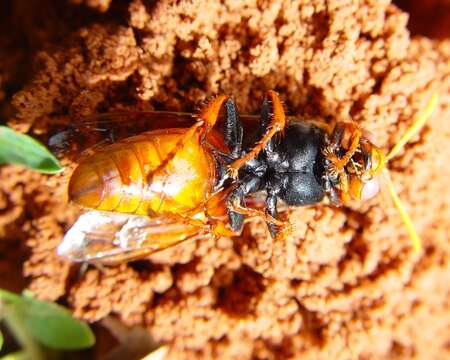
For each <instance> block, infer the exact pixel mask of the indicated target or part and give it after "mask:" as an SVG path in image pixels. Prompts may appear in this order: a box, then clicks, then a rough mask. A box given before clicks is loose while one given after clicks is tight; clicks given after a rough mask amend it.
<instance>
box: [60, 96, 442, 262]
mask: <svg viewBox="0 0 450 360" xmlns="http://www.w3.org/2000/svg"><path fill="white" fill-rule="evenodd" d="M436 104H437V96H436V95H433V97H432V99H431V101H430V103H429V104H428V106H427V108H426V109H425V111H424V113H423V114H422V115H421V116H419V117H418V118H417V119H416V120H415V121H414V124H413V126H412V127H411V128H410V129H409V131H408V132H407V133H406V134H405V135H404V136H403V137H402V138H401V140H400V141H399V143H398V144H397V145H396V146H394V148H393V149H392V150H391V151H390V152H389V153H388V154H387V155H385V154H384V152H383V151H382V149H381V148H379V147H377V146H376V145H375V144H374V143H373V142H372V141H371V140H370V136H369V135H368V134H366V133H365V131H364V130H363V129H361V128H360V127H359V126H358V125H357V124H355V123H352V122H342V121H335V122H331V123H329V122H325V121H322V120H298V119H296V118H292V117H287V116H286V114H285V110H284V106H283V103H282V101H281V100H280V97H279V95H278V94H277V93H276V92H275V91H268V92H267V93H266V95H265V97H264V100H263V103H262V107H261V112H260V115H259V117H254V116H253V117H252V116H240V115H239V114H238V111H237V109H236V105H235V103H234V101H233V99H232V98H231V97H230V96H227V95H222V96H218V97H216V98H215V99H213V100H212V101H210V102H209V103H208V104H207V105H206V106H204V107H203V108H202V109H201V111H200V112H199V113H198V115H193V114H182V113H179V114H177V113H170V112H158V111H154V112H141V113H138V117H139V118H141V119H145V120H146V121H148V122H152V123H155V124H159V123H162V122H163V121H164V120H166V119H168V118H172V119H175V120H177V119H181V118H183V117H184V118H189V119H190V121H193V124H192V125H191V126H189V127H172V128H164V129H154V130H149V131H145V132H142V133H139V134H137V135H134V136H131V137H127V138H124V139H121V140H118V141H116V142H114V143H112V144H108V145H105V146H102V147H100V148H99V149H97V150H95V151H93V153H91V154H89V155H88V156H86V157H85V158H84V159H82V161H81V162H80V163H79V165H78V166H77V167H76V169H75V170H74V172H73V174H72V176H71V177H70V181H69V185H68V197H69V199H70V201H72V202H74V203H76V204H78V205H80V206H82V207H83V208H86V209H90V211H88V212H87V213H85V214H83V215H81V216H80V217H79V219H78V220H77V222H76V223H75V224H74V225H73V226H72V228H71V229H70V230H69V231H68V232H67V233H66V235H65V237H64V239H63V241H62V243H61V244H60V246H59V248H58V253H59V254H60V255H62V256H66V257H68V258H69V259H71V260H73V261H85V262H94V263H103V264H114V263H118V262H123V261H131V260H135V259H140V258H142V257H145V256H147V255H149V254H152V253H154V252H157V251H160V250H163V249H166V248H168V247H171V246H174V245H177V244H180V243H182V242H185V241H188V240H197V239H202V238H210V237H213V238H217V237H220V236H236V235H239V234H240V232H241V230H242V228H243V225H244V221H245V220H246V219H248V218H254V217H259V218H261V219H263V220H264V221H265V222H266V223H267V225H268V227H269V230H270V233H271V234H272V236H273V237H275V238H282V237H284V236H286V235H288V234H289V232H290V229H291V224H290V223H289V222H288V221H286V220H282V219H280V217H279V215H278V210H277V209H278V205H279V203H284V204H285V205H287V206H294V207H295V206H305V205H313V204H317V203H320V202H322V201H323V200H324V199H325V198H327V199H329V202H330V203H331V204H333V205H338V206H339V205H343V204H346V203H348V202H349V201H353V200H358V201H365V200H367V199H369V198H371V197H373V196H375V195H376V194H377V193H378V191H379V178H380V176H382V175H383V174H384V175H383V176H384V177H385V178H386V179H387V180H388V181H387V182H388V189H389V191H390V193H391V196H392V198H393V199H394V204H395V205H396V207H397V208H398V210H399V211H400V214H401V216H402V218H403V220H404V222H405V224H406V226H407V229H408V233H409V235H410V236H411V238H412V239H413V244H414V247H415V249H416V250H419V249H420V240H419V237H418V235H417V233H416V232H415V230H414V227H413V225H412V223H411V220H410V218H409V216H408V215H407V213H406V212H405V210H404V208H403V206H402V204H401V202H400V200H399V199H398V197H397V195H396V193H395V191H394V188H393V185H392V182H391V181H390V180H389V176H388V172H387V168H386V165H387V163H388V161H389V160H390V159H391V158H392V157H393V156H395V155H396V154H397V153H398V152H399V150H400V149H401V148H402V147H403V146H404V144H405V143H406V142H407V141H408V140H409V139H410V138H411V136H412V135H413V134H414V133H415V132H417V131H418V129H419V128H420V127H421V126H422V125H423V124H424V122H425V120H426V119H427V118H428V117H429V116H430V115H431V113H432V111H433V109H434V108H435V107H436ZM128 115H129V116H128ZM131 115H132V113H131V112H130V113H126V112H125V113H122V114H121V115H119V116H117V115H114V114H110V115H109V117H110V118H113V119H114V118H117V119H120V120H125V121H127V117H128V118H131V117H132V116H131ZM134 115H136V114H134ZM101 118H102V119H103V118H105V116H104V115H103V116H102V117H101ZM98 119H100V118H98ZM98 119H97V120H98ZM219 119H220V121H219ZM255 119H256V121H255ZM128 120H130V119H128ZM245 120H246V121H245ZM245 123H252V126H251V128H250V129H244V126H243V124H245ZM244 130H245V131H244ZM261 192H263V193H264V194H265V200H264V202H263V204H262V206H250V205H247V204H248V199H249V197H251V196H252V195H254V194H260V193H261Z"/></svg>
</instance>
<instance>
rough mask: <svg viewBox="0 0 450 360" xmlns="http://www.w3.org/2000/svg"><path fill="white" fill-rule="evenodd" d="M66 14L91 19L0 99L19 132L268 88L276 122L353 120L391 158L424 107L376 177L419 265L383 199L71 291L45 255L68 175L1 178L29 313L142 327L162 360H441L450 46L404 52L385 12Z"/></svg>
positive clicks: (101, 277) (287, 9)
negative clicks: (433, 99) (386, 169)
mask: <svg viewBox="0 0 450 360" xmlns="http://www.w3.org/2000/svg"><path fill="white" fill-rule="evenodd" d="M50 3H51V2H50ZM72 3H76V4H79V5H72V6H75V7H78V8H79V9H78V10H79V11H81V13H82V11H86V12H88V13H89V14H90V15H91V17H92V20H91V21H89V22H88V23H87V24H84V25H83V26H80V27H79V28H76V29H74V30H73V31H70V32H69V33H68V35H67V36H65V37H64V39H63V40H62V39H60V40H59V41H58V40H55V39H54V38H52V37H51V36H49V37H48V38H49V39H52V42H51V45H55V46H49V45H50V44H49V43H46V47H45V49H44V50H43V51H40V52H37V53H36V54H35V56H33V60H34V63H35V64H36V66H35V70H34V71H33V74H32V78H31V80H29V81H26V82H24V86H23V89H22V90H21V91H19V92H17V93H15V95H14V96H13V99H12V104H13V105H14V106H15V109H16V111H17V112H16V116H15V117H14V119H11V123H14V124H15V125H16V126H19V127H20V128H21V129H29V128H30V129H32V130H33V131H35V132H37V133H45V132H46V131H47V129H48V128H51V126H52V125H55V124H60V123H70V121H72V120H73V119H77V118H79V117H82V116H86V115H90V114H94V113H98V112H103V111H111V110H114V109H166V110H183V111H194V110H195V109H196V108H197V106H198V105H199V104H201V103H202V101H204V100H206V99H208V98H209V97H210V96H212V95H215V94H220V93H229V94H233V96H234V97H235V99H236V102H237V104H238V107H239V110H240V111H241V112H242V113H258V109H259V107H260V104H261V98H262V96H263V94H264V91H265V90H267V89H276V90H277V91H278V92H279V93H280V94H281V96H282V98H283V99H284V100H285V103H286V108H287V109H288V111H289V113H291V114H297V115H299V116H305V117H309V116H316V117H321V118H324V119H336V120H353V121H355V122H357V123H359V124H360V125H362V126H363V127H364V128H366V129H367V130H369V131H370V132H372V133H373V134H374V136H375V138H376V142H377V143H378V144H379V145H380V146H382V147H383V148H384V149H386V150H388V149H390V148H391V147H392V146H393V145H394V144H395V143H396V141H397V140H398V139H399V138H400V136H401V135H402V134H403V133H404V131H405V130H406V129H407V128H408V126H409V125H410V124H411V122H412V119H413V117H414V115H415V114H417V113H418V112H420V111H421V110H422V109H423V108H424V107H425V105H426V103H427V101H428V99H429V98H430V96H431V94H432V93H434V92H437V93H438V94H439V95H440V101H439V107H438V110H437V111H436V112H435V114H434V115H433V117H432V118H431V119H430V120H429V122H428V123H427V125H426V126H425V128H424V129H423V130H422V131H421V133H420V135H417V136H415V137H414V139H413V140H412V141H411V142H410V143H409V144H408V145H407V147H406V148H405V150H404V151H402V153H401V154H400V155H399V156H398V157H397V158H396V159H395V160H394V161H392V163H390V169H391V173H392V178H393V181H394V183H395V185H396V188H397V190H398V192H399V195H400V196H401V198H402V199H403V201H404V202H405V206H406V208H407V210H408V212H409V214H410V215H411V217H412V219H413V220H414V223H415V226H416V228H417V230H418V232H419V234H420V235H421V237H422V240H423V244H424V252H423V253H422V254H421V255H420V256H419V257H416V256H414V254H413V253H412V252H411V250H410V239H409V238H408V236H407V234H406V231H405V227H404V225H403V223H402V222H401V219H400V217H399V215H398V213H397V212H396V210H395V209H394V207H393V205H392V203H391V201H390V199H389V197H388V196H387V195H386V192H384V193H383V194H381V195H380V196H378V197H376V198H375V199H373V200H371V201H369V202H366V203H363V204H351V205H350V206H348V207H343V208H333V207H330V206H326V205H323V204H321V205H317V206H313V207H308V208H298V209H291V210H289V211H287V212H286V213H285V216H286V217H289V219H290V220H291V222H293V223H294V224H295V230H294V232H293V234H292V236H290V237H288V238H287V239H285V240H282V241H278V242H274V241H273V240H271V239H270V237H269V235H268V231H267V229H266V227H265V225H264V224H263V223H262V222H261V221H255V222H252V223H251V224H249V225H248V226H246V228H245V229H244V233H243V235H242V236H241V237H236V238H234V239H221V240H220V241H217V242H215V241H212V240H204V241H198V242H197V243H190V244H185V245H180V246H177V247H175V248H172V249H169V250H167V251H164V252H161V253H159V254H156V255H154V256H152V257H151V258H150V259H149V260H150V261H140V262H138V263H135V264H123V265H121V266H120V267H116V268H107V269H104V270H98V269H95V268H89V269H88V271H87V272H86V273H85V274H84V275H83V276H81V277H79V276H76V267H74V266H71V265H70V264H69V263H67V262H65V261H64V260H62V259H58V258H57V256H56V254H55V248H56V246H57V245H58V243H59V241H60V240H61V238H62V236H63V234H64V231H66V230H67V228H68V227H69V226H70V225H71V224H72V223H73V222H74V220H75V219H76V216H77V215H78V214H79V209H77V208H76V207H75V206H73V205H68V204H67V203H66V200H65V197H64V192H65V183H66V182H67V178H68V176H69V175H70V171H66V172H65V173H64V174H62V175H59V176H55V177H51V178H49V177H47V176H41V175H36V174H34V173H31V172H26V175H24V173H25V171H24V170H20V169H18V168H16V167H3V168H2V169H0V179H1V180H0V181H1V183H2V187H1V189H0V241H1V242H2V243H3V242H4V243H5V244H6V242H8V241H9V242H8V244H12V243H13V244H22V245H19V246H23V244H26V245H27V247H28V252H29V254H27V255H24V256H26V257H27V260H26V262H25V264H24V267H23V273H24V275H25V276H26V278H27V280H29V288H30V289H31V290H32V291H34V292H35V293H36V294H37V296H38V297H40V298H45V299H52V300H60V301H64V303H66V304H67V305H68V306H69V307H70V308H71V309H72V310H73V311H74V313H75V315H76V316H78V317H81V318H84V319H87V320H89V321H96V320H100V319H102V318H104V317H105V316H108V315H113V316H116V317H118V318H119V319H121V320H122V321H123V322H124V323H126V324H129V325H133V324H140V325H143V326H145V327H147V328H148V330H149V331H150V332H151V333H152V335H153V337H154V338H155V339H156V340H157V341H159V342H161V343H167V344H169V345H170V353H169V357H170V358H172V359H184V358H186V359H192V358H193V357H196V358H220V359H250V358H256V359H274V358H279V359H288V358H295V359H298V358H301V359H314V360H317V359H357V358H364V359H379V358H382V357H383V358H384V357H389V358H392V359H406V358H408V359H409V358H417V359H443V358H450V352H449V344H450V334H449V332H448V329H449V328H450V305H449V302H448V299H449V292H450V256H449V255H450V246H449V243H448V239H449V228H450V227H449V224H450V223H449V219H450V210H449V207H448V199H449V198H450V190H449V187H448V179H449V178H450V166H448V159H449V157H450V148H449V145H448V144H449V140H450V128H449V127H448V120H449V118H450V42H449V40H448V39H445V38H444V39H442V40H432V39H428V38H424V37H415V38H411V37H410V34H409V32H408V30H407V27H406V26H407V21H408V16H407V14H406V13H404V12H402V11H400V10H399V9H398V8H397V7H395V6H394V5H392V4H391V3H390V2H389V1H387V0H384V1H369V0H365V1H364V0H360V1H356V0H353V1H351V0H329V1H324V0H312V1H311V0H300V1H295V2H294V1H256V0H254V1H252V0H248V1H244V0H242V1H234V0H230V1H225V0H224V1H213V0H211V1H179V2H177V3H173V2H169V1H167V2H166V1H160V2H158V3H156V4H154V3H152V2H148V3H144V2H143V1H141V0H133V1H131V2H130V3H129V6H128V9H123V8H122V7H121V6H117V7H115V4H116V2H114V1H113V2H111V1H84V2H83V1H78V0H77V1H72ZM82 3H83V4H82ZM117 3H120V2H117ZM120 5H122V3H120ZM85 6H86V7H85ZM67 7H69V5H67ZM83 9H84V10H83ZM119 10H121V11H119ZM24 11H25V10H24ZM95 11H98V14H97V15H92V13H93V12H95ZM73 21H74V22H75V21H77V20H76V19H75V20H73ZM69 24H70V22H69ZM67 26H68V27H69V26H70V25H67ZM48 31H51V29H49V30H48ZM0 44H1V43H0ZM3 78H6V77H5V75H4V74H3V73H2V72H0V79H3ZM1 84H2V83H0V86H1ZM0 94H1V90H0ZM4 98H6V97H5V96H4ZM25 176H27V177H28V178H27V179H29V180H26V181H25V180H24V179H25ZM11 234H14V235H11ZM16 234H17V235H16ZM11 246H13V245H11ZM14 246H15V245H14ZM10 248H12V247H10ZM6 257H7V256H6V254H4V253H2V255H1V257H0V269H3V268H5V266H3V265H2V264H3V262H4V261H5V263H6V262H7V260H4V258H6ZM71 269H75V270H74V271H71ZM74 273H75V274H74Z"/></svg>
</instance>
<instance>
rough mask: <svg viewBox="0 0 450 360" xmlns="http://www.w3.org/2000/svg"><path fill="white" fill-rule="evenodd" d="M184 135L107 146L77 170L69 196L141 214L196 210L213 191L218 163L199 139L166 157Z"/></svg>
mask: <svg viewBox="0 0 450 360" xmlns="http://www.w3.org/2000/svg"><path fill="white" fill-rule="evenodd" d="M181 136H182V134H180V133H167V134H160V133H158V134H154V133H153V132H149V133H144V134H141V135H138V136H134V137H131V138H128V139H126V140H124V141H121V142H118V143H116V144H112V145H109V146H106V147H105V148H103V149H102V150H101V151H99V152H97V153H95V154H93V155H92V156H91V157H89V158H87V159H86V160H85V161H84V162H83V163H81V164H80V165H79V166H78V167H77V168H76V169H75V171H74V173H73V175H72V178H71V180H70V183H69V197H70V199H71V200H72V201H74V202H75V203H78V204H79V205H82V206H84V207H88V208H92V209H96V210H103V211H114V212H119V213H129V214H138V215H149V214H158V213H159V214H161V213H166V212H170V213H180V212H184V211H189V210H192V209H194V208H196V207H197V206H198V205H199V204H201V203H202V202H204V201H205V199H206V198H207V196H208V195H209V194H210V193H211V191H212V186H213V177H214V162H213V159H212V157H210V156H209V155H208V154H207V153H206V152H205V150H204V148H203V147H202V146H200V145H199V144H198V140H197V139H193V140H192V142H188V143H187V144H186V145H185V146H183V148H181V149H180V150H179V151H178V152H176V155H175V156H174V157H173V159H171V160H170V161H167V159H168V156H170V155H171V154H172V153H173V149H174V148H175V147H176V145H177V144H178V143H179V140H180V138H181Z"/></svg>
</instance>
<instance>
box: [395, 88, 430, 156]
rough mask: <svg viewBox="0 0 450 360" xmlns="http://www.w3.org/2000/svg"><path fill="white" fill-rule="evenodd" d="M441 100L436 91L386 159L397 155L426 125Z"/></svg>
mask: <svg viewBox="0 0 450 360" xmlns="http://www.w3.org/2000/svg"><path fill="white" fill-rule="evenodd" d="M438 101H439V96H438V94H437V93H434V94H433V95H432V96H431V99H430V101H429V102H428V104H427V106H426V108H425V110H424V111H423V112H422V114H420V115H418V116H417V117H416V118H415V119H414V121H413V124H412V125H411V127H410V128H409V129H408V130H407V131H406V132H405V134H404V135H403V136H402V137H401V138H400V140H399V141H398V142H397V144H395V146H394V147H393V148H392V149H391V151H389V154H387V156H386V161H389V160H391V159H392V158H393V157H394V156H395V155H397V154H398V152H399V151H400V150H401V149H402V148H403V146H405V144H406V143H407V142H408V141H409V140H410V139H411V137H412V136H413V135H414V134H415V133H416V132H418V131H419V130H420V129H421V128H422V126H423V125H425V122H426V121H427V120H428V119H429V118H430V116H431V115H432V114H433V112H434V110H436V107H437V104H438Z"/></svg>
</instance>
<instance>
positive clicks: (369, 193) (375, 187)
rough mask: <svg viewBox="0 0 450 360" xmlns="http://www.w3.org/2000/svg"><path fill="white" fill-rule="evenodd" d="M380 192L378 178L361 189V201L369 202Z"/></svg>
mask: <svg viewBox="0 0 450 360" xmlns="http://www.w3.org/2000/svg"><path fill="white" fill-rule="evenodd" d="M379 191H380V181H379V178H378V177H374V178H373V179H371V180H369V181H367V182H366V183H364V185H363V187H362V189H361V195H360V196H361V200H369V199H371V198H373V197H374V196H375V195H377V194H378V192H379Z"/></svg>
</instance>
